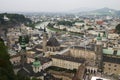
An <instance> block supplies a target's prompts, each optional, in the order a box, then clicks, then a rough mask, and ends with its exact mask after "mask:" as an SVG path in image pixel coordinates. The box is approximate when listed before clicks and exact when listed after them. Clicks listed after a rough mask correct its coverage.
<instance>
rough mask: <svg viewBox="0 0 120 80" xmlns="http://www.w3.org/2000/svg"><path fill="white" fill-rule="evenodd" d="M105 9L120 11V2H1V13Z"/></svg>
mask: <svg viewBox="0 0 120 80" xmlns="http://www.w3.org/2000/svg"><path fill="white" fill-rule="evenodd" d="M103 7H108V8H112V9H117V10H120V0H0V11H21V12H31V11H32V12H40V11H43V12H60V11H70V10H74V9H79V8H103Z"/></svg>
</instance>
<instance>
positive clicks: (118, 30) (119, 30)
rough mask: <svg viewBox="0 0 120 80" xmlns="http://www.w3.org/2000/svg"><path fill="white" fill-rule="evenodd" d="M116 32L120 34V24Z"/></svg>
mask: <svg viewBox="0 0 120 80" xmlns="http://www.w3.org/2000/svg"><path fill="white" fill-rule="evenodd" d="M115 31H116V32H117V33H118V34H120V24H118V25H117V26H116V28H115Z"/></svg>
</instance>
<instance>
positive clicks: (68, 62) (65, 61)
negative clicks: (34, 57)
mask: <svg viewBox="0 0 120 80" xmlns="http://www.w3.org/2000/svg"><path fill="white" fill-rule="evenodd" d="M51 57H52V61H53V62H52V66H57V67H61V68H66V69H71V70H73V69H78V67H79V66H80V65H81V64H82V63H84V62H85V59H83V58H74V57H70V56H65V55H52V56H51Z"/></svg>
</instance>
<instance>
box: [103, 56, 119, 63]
mask: <svg viewBox="0 0 120 80" xmlns="http://www.w3.org/2000/svg"><path fill="white" fill-rule="evenodd" d="M103 62H110V63H116V64H120V58H116V57H108V56H105V55H104V56H103Z"/></svg>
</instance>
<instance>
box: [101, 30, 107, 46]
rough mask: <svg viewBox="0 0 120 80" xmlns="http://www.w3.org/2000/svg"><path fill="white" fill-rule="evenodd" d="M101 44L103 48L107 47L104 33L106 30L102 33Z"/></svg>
mask: <svg viewBox="0 0 120 80" xmlns="http://www.w3.org/2000/svg"><path fill="white" fill-rule="evenodd" d="M102 44H103V48H107V46H108V43H107V34H106V32H104V33H103V36H102Z"/></svg>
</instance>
